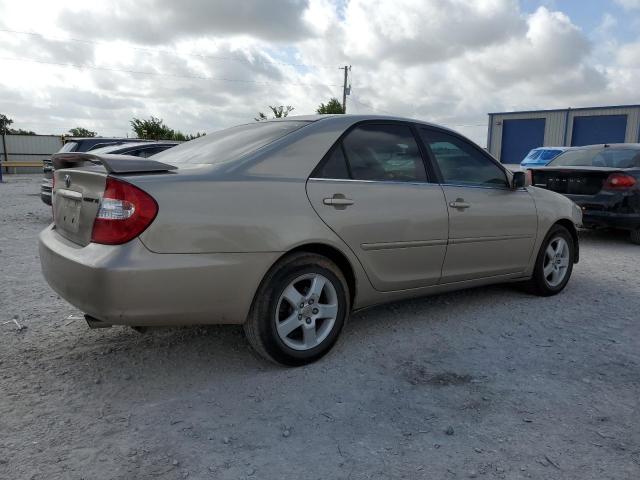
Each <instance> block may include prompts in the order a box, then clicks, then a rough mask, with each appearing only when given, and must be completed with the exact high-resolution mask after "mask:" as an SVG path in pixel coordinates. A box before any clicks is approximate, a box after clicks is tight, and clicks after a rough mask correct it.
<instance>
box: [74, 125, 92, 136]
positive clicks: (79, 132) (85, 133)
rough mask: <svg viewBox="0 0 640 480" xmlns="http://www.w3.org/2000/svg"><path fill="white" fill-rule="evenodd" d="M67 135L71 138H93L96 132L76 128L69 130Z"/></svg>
mask: <svg viewBox="0 0 640 480" xmlns="http://www.w3.org/2000/svg"><path fill="white" fill-rule="evenodd" d="M69 134H70V135H71V136H72V137H95V136H96V135H97V133H96V132H92V131H91V130H88V129H86V128H84V127H76V128H71V129H69Z"/></svg>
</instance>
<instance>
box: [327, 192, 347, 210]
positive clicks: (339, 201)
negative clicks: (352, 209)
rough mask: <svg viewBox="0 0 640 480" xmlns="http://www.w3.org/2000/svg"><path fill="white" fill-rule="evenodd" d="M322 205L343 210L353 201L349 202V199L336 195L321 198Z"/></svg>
mask: <svg viewBox="0 0 640 480" xmlns="http://www.w3.org/2000/svg"><path fill="white" fill-rule="evenodd" d="M322 203H324V204H325V205H330V206H332V207H335V208H345V207H348V206H349V205H353V200H351V199H350V198H346V197H345V196H344V195H342V194H341V193H336V194H335V195H334V196H333V197H331V198H323V199H322Z"/></svg>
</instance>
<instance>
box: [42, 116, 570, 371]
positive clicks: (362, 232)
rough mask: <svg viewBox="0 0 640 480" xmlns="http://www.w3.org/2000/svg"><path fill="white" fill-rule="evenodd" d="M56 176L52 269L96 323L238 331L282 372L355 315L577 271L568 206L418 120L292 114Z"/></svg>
mask: <svg viewBox="0 0 640 480" xmlns="http://www.w3.org/2000/svg"><path fill="white" fill-rule="evenodd" d="M80 162H85V165H84V166H82V167H79V168H68V169H65V168H64V167H66V166H69V167H71V166H73V165H74V164H77V163H80ZM86 162H89V163H90V166H87V163H86ZM54 163H55V167H56V172H55V187H54V195H53V197H54V199H53V209H54V223H53V224H52V225H51V226H49V227H48V228H46V229H45V230H44V231H43V232H42V233H41V235H40V258H41V262H42V270H43V272H44V276H45V277H46V279H47V281H48V282H49V284H50V285H51V286H52V287H53V289H54V290H55V291H56V292H58V293H59V294H60V295H61V296H62V297H64V298H65V299H67V300H68V301H69V302H70V303H71V304H73V305H75V306H76V307H77V308H79V309H80V310H82V311H83V312H85V313H86V318H87V320H88V322H89V324H90V326H94V327H96V326H111V325H114V324H122V325H130V326H135V327H141V326H157V325H186V324H212V323H238V324H243V325H244V329H245V332H246V334H247V337H248V339H249V342H250V343H251V344H252V345H253V347H254V348H255V349H256V350H257V351H258V352H259V353H260V354H261V355H262V356H264V357H265V358H267V359H269V360H273V361H275V362H278V363H281V364H285V365H301V364H305V363H309V362H312V361H314V360H316V359H318V358H320V357H321V356H323V355H324V354H325V353H327V351H328V350H329V349H330V348H331V347H332V346H333V345H334V343H335V342H336V340H337V338H338V336H339V334H340V331H341V330H342V327H343V326H344V323H345V321H346V319H347V317H348V315H349V313H350V312H351V311H353V310H357V309H361V308H364V307H368V306H371V305H375V304H380V303H384V302H389V301H394V300H400V299H405V298H412V297H418V296H423V295H430V294H434V293H440V292H446V291H451V290H458V289H462V288H469V287H477V286H480V285H487V284H492V283H503V282H526V283H527V285H528V287H529V288H530V290H531V291H532V292H534V293H536V294H539V295H554V294H556V293H558V292H560V291H561V290H562V289H563V288H564V287H565V285H566V284H567V282H568V281H569V277H570V276H571V271H572V268H573V264H574V263H575V262H577V261H578V236H577V232H576V226H577V225H579V224H580V222H581V212H580V209H579V208H578V207H577V206H576V205H575V204H574V203H573V202H571V201H570V200H568V199H567V198H565V197H563V196H561V195H558V194H556V193H554V192H550V191H548V190H543V189H538V188H535V187H530V186H529V187H526V186H525V181H524V174H523V173H522V172H518V173H511V172H510V171H508V170H506V169H505V168H504V167H503V166H502V165H500V164H499V163H498V162H497V161H496V160H494V159H493V158H492V157H491V156H490V155H488V154H487V153H486V152H485V151H484V150H483V149H482V148H480V147H478V146H477V145H475V144H474V143H472V142H471V141H469V140H467V139H466V138H464V137H462V136H461V135H459V134H457V133H455V132H453V131H451V130H448V129H445V128H442V127H438V126H436V125H432V124H428V123H423V122H420V121H416V120H410V119H403V118H393V117H381V116H368V115H367V116H361V115H335V116H328V115H324V116H309V117H288V118H287V119H284V120H275V121H267V122H259V123H251V124H247V125H240V126H237V127H233V128H229V129H226V130H222V131H219V132H216V133H213V134H210V135H207V136H206V137H203V138H200V139H197V140H192V141H190V142H186V143H184V144H182V145H179V146H177V147H174V148H172V149H170V150H167V151H165V152H163V153H160V154H158V155H156V156H154V157H153V160H151V159H148V160H142V159H136V158H123V157H122V156H116V155H100V156H96V155H92V154H90V153H61V154H58V155H56V156H55V158H54Z"/></svg>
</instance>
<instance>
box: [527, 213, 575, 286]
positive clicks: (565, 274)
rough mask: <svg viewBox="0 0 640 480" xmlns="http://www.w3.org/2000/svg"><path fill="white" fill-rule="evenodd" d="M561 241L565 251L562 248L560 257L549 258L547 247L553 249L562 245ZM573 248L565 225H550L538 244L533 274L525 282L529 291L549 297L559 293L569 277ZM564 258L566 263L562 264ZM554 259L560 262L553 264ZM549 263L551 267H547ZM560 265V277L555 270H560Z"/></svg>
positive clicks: (572, 242) (571, 238)
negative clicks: (549, 228) (542, 239)
mask: <svg viewBox="0 0 640 480" xmlns="http://www.w3.org/2000/svg"><path fill="white" fill-rule="evenodd" d="M561 242H564V244H565V245H566V252H564V249H563V253H564V254H563V255H562V256H561V257H560V258H555V257H553V259H552V258H550V255H549V254H550V250H548V249H549V248H551V249H552V250H555V248H554V247H557V246H558V245H562V243H561ZM575 250H576V248H575V244H574V240H573V237H572V236H571V234H570V233H569V231H568V230H567V229H566V228H565V227H563V226H562V225H554V226H553V227H551V230H549V233H547V236H546V237H545V239H544V241H543V242H542V245H541V246H540V251H539V252H538V256H537V257H536V264H535V267H534V269H533V276H532V277H531V279H530V280H529V281H528V282H527V287H528V289H529V291H530V292H531V293H533V294H535V295H540V296H542V297H549V296H551V295H556V294H558V293H560V292H561V291H562V290H563V289H564V287H565V286H566V285H567V282H568V281H569V279H570V278H571V273H572V272H573V262H574V259H575ZM565 259H566V265H564V262H565ZM554 261H555V262H558V261H560V262H559V263H557V264H556V265H555V266H554V265H553V262H554ZM550 265H552V268H551V269H550V268H549V266H550ZM561 265H564V270H562V271H561V272H560V274H561V278H559V277H558V276H557V275H558V273H556V272H559V271H560V270H561V268H562V267H561ZM545 272H546V274H545Z"/></svg>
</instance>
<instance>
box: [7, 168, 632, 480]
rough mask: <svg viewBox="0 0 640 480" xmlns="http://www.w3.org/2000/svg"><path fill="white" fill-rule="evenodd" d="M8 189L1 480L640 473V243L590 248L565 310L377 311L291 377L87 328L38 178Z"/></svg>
mask: <svg viewBox="0 0 640 480" xmlns="http://www.w3.org/2000/svg"><path fill="white" fill-rule="evenodd" d="M5 178H6V180H7V183H6V184H0V200H1V202H0V203H1V207H0V479H5V478H6V479H30V480H45V479H46V480H58V479H60V480H68V479H72V480H79V479H81V478H90V479H92V480H103V479H104V480H107V479H108V480H114V479H117V480H130V479H136V480H137V479H141V480H146V479H154V480H180V479H184V478H187V479H188V480H193V479H198V480H206V479H213V478H215V479H220V480H232V479H233V480H237V479H249V480H252V479H256V480H257V479H261V480H262V479H266V480H270V479H279V480H288V479H291V480H298V479H300V478H313V479H316V478H327V479H334V478H335V479H349V480H379V479H387V478H407V479H412V480H413V479H417V480H420V479H465V478H483V479H487V480H489V479H513V480H528V479H560V478H562V479H580V480H602V479H616V480H623V479H634V480H635V479H638V478H640V465H639V463H640V456H639V454H638V452H640V422H638V420H637V418H638V405H639V403H638V399H639V398H640V375H639V374H638V371H639V370H640V368H639V365H640V322H639V321H638V314H637V312H638V311H640V262H638V258H639V256H640V247H638V246H637V245H632V244H630V243H629V242H628V240H627V235H619V236H616V235H615V234H610V233H605V232H588V233H587V234H586V235H585V234H583V235H582V240H581V249H580V250H581V251H580V263H579V264H578V265H576V268H575V269H574V273H573V277H572V278H571V281H570V282H569V285H568V286H567V289H566V290H565V291H564V292H563V293H562V294H560V295H557V296H554V297H549V298H539V297H533V296H529V295H526V294H524V293H523V292H522V291H521V290H519V289H517V288H512V287H509V286H504V285H498V286H493V287H488V288H478V289H474V290H466V291H461V292H456V293H453V294H448V295H440V296H435V297H431V298H426V299H419V300H412V301H408V302H403V303H397V304H393V305H388V306H386V307H381V308H372V309H368V310H365V311H363V312H361V313H358V314H356V315H354V316H353V317H352V318H351V321H350V322H349V323H348V324H347V325H346V326H345V329H344V335H343V337H342V339H341V340H340V341H339V342H338V344H337V345H336V348H335V349H334V350H333V351H332V352H331V353H330V354H329V355H328V356H327V357H326V358H324V359H322V361H320V362H318V363H315V364H313V365H309V366H306V367H303V368H296V369H283V368H278V367H274V366H272V365H269V364H266V363H265V362H263V361H262V360H260V359H258V358H256V356H255V355H254V354H253V353H252V351H251V350H250V348H249V346H248V345H247V342H246V341H245V339H244V337H243V335H242V329H241V328H240V327H238V326H210V327H200V328H176V329H149V331H148V332H147V333H146V334H145V335H140V334H138V333H137V332H134V331H133V330H131V329H129V328H125V327H114V328H112V329H106V330H89V329H88V328H87V326H86V324H85V322H84V321H83V320H82V316H81V312H79V311H77V310H76V309H75V308H73V307H71V306H70V305H69V304H67V303H66V302H65V301H63V300H62V299H60V298H59V297H58V296H57V295H56V294H55V293H54V292H53V291H51V289H50V288H49V287H48V286H47V284H46V283H45V281H44V280H43V278H42V273H41V272H40V262H39V260H38V248H37V235H38V233H39V232H40V230H42V229H43V228H44V227H45V226H46V225H47V223H48V222H49V221H50V219H51V208H50V207H47V206H45V205H44V204H42V203H41V202H40V199H39V198H38V196H37V195H35V194H34V193H35V192H37V191H38V188H39V180H40V177H39V176H38V175H33V176H24V175H23V176H14V175H7V176H6V177H5ZM14 317H15V318H16V320H17V322H18V324H16V323H15V322H14V321H13V319H14ZM20 327H27V328H20ZM414 382H415V383H414Z"/></svg>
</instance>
